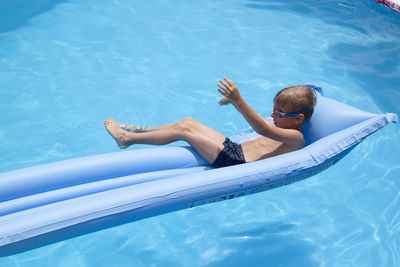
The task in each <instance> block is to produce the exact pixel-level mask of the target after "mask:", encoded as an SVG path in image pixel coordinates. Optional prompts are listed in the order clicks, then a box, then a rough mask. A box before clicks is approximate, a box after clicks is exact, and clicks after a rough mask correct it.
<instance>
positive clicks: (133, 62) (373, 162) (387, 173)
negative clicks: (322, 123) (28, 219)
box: [0, 0, 400, 266]
mask: <svg viewBox="0 0 400 267" xmlns="http://www.w3.org/2000/svg"><path fill="white" fill-rule="evenodd" d="M37 2H38V3H35V4H32V3H30V2H29V1H11V0H6V1H3V2H2V3H3V4H2V5H1V4H0V7H1V8H0V17H1V18H2V19H1V20H0V22H1V23H0V24H1V27H0V101H1V105H0V112H1V114H2V116H1V119H0V121H1V127H0V172H3V171H8V170H13V169H18V168H23V167H28V166H33V165H37V164H42V163H46V162H53V161H58V160H63V159H68V158H75V157H80V156H87V155H93V154H100V153H108V152H114V151H117V150H118V148H117V146H116V145H115V143H114V141H113V140H112V139H111V138H110V137H109V136H108V134H107V133H106V131H105V130H104V127H103V120H104V119H106V118H107V117H109V116H110V117H114V118H115V119H117V120H119V121H123V122H133V123H137V124H143V125H156V124H162V123H169V122H172V121H175V120H179V119H181V118H183V117H187V116H190V117H194V118H196V119H197V120H199V121H201V122H203V123H205V124H207V125H209V126H211V127H213V128H215V129H217V130H219V131H220V132H222V133H224V134H225V135H231V134H234V133H235V132H237V131H238V130H241V129H243V128H246V127H247V124H246V122H245V121H244V120H243V119H242V118H241V116H240V114H238V113H237V112H236V111H235V110H234V108H233V107H219V106H218V105H217V102H218V99H219V96H218V93H217V91H216V90H217V87H216V83H217V81H218V79H220V78H222V77H229V78H231V79H232V80H233V81H235V82H236V83H237V85H238V87H239V89H240V90H241V93H242V95H243V96H244V97H245V99H246V100H247V101H248V103H249V104H250V105H251V106H252V107H254V108H255V109H256V110H257V111H259V112H260V113H261V114H263V115H264V116H268V115H269V114H270V112H271V109H272V102H271V100H272V98H273V96H274V95H275V93H276V91H277V90H278V89H280V88H282V87H285V86H288V85H293V84H303V83H315V84H318V85H320V86H321V87H323V88H324V91H325V95H326V96H328V97H331V98H335V99H338V100H340V101H343V102H345V103H348V104H350V105H353V106H356V107H358V108H360V109H363V110H367V111H370V112H375V113H383V112H395V113H397V114H399V113H400V88H399V84H400V16H399V14H397V13H395V12H393V11H391V10H390V9H388V8H385V7H384V6H381V5H378V4H376V3H374V2H373V1H368V0H364V1H330V0H326V1H315V0H314V1H311V0H309V1H293V0H291V1H285V2H281V1H277V0H275V1H267V0H252V1H250V0H240V1H232V0H230V1H228V0H221V1H211V0H204V1H180V0H173V1H171V0H170V1H166V0H159V1H154V0H150V1H146V2H143V1H140V2H139V1H128V0H114V1H106V0H96V1H94V0H88V1H73V0H65V1H62V0H59V1H46V0H40V1H37ZM332 112H334V111H332ZM142 147H144V146H137V147H133V148H130V149H137V148H142ZM399 151H400V142H399V130H398V125H389V126H387V127H386V128H384V129H382V130H381V131H379V132H377V133H375V134H374V135H372V136H370V137H368V138H367V139H366V140H365V141H364V142H363V143H361V144H360V146H358V147H357V148H356V149H355V150H354V151H352V152H351V153H350V154H349V155H348V156H347V157H346V158H345V159H343V160H342V161H340V162H339V163H338V164H336V165H335V166H333V167H331V168H330V169H328V170H326V171H324V172H322V173H321V174H318V175H316V176H313V177H311V178H309V179H307V180H305V181H302V182H299V183H296V184H292V185H289V186H286V187H282V188H278V189H275V190H271V191H267V192H263V193H259V194H256V195H250V196H246V197H243V198H238V199H233V200H230V201H225V202H220V203H215V204H211V205H205V206H201V207H196V208H193V209H188V210H183V211H178V212H174V213H170V214H165V215H161V216H157V217H154V218H149V219H146V220H142V221H137V222H133V223H129V224H126V225H122V226H119V227H114V228H111V229H106V230H103V231H100V232H97V233H92V234H89V235H85V236H81V237H78V238H74V239H71V240H67V241H63V242H59V243H56V244H52V245H50V246H47V247H43V248H38V249H35V250H32V251H28V252H25V253H21V254H17V255H13V256H10V257H6V258H0V266H38V265H40V266H71V265H72V266H110V265H111V266H149V265H154V266H188V265H191V266H221V265H230V266H243V265H246V266H398V265H399V263H400V212H399V210H400V209H399V208H400V194H399V192H400V164H399V163H400V162H399V158H400V152H399Z"/></svg>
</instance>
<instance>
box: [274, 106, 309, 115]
mask: <svg viewBox="0 0 400 267" xmlns="http://www.w3.org/2000/svg"><path fill="white" fill-rule="evenodd" d="M310 110H311V108H305V109H303V110H300V111H298V112H288V113H286V112H283V111H282V110H280V109H279V108H276V107H274V110H273V112H274V113H275V114H277V115H278V116H279V118H283V117H296V116H297V115H299V114H301V113H304V112H307V111H310Z"/></svg>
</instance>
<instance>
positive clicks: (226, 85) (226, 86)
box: [220, 80, 229, 89]
mask: <svg viewBox="0 0 400 267" xmlns="http://www.w3.org/2000/svg"><path fill="white" fill-rule="evenodd" d="M220 82H221V83H222V84H223V85H224V86H225V88H226V89H229V85H228V84H227V83H226V82H224V81H223V80H220Z"/></svg>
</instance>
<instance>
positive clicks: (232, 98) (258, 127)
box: [218, 78, 304, 148]
mask: <svg viewBox="0 0 400 267" xmlns="http://www.w3.org/2000/svg"><path fill="white" fill-rule="evenodd" d="M218 87H219V89H218V92H219V93H220V94H222V95H223V96H225V97H226V99H227V100H224V99H225V98H224V99H223V100H224V102H223V103H221V102H222V101H221V102H220V104H226V102H227V101H229V102H230V103H232V104H233V105H234V106H235V107H236V109H237V110H238V111H239V112H240V113H241V114H242V115H243V117H244V118H245V119H246V121H247V122H248V123H249V124H250V126H251V127H252V128H253V129H254V131H256V132H257V133H258V134H260V135H263V136H265V137H268V138H271V139H274V140H276V141H280V142H284V143H286V144H287V145H289V146H292V147H295V148H302V147H303V146H304V137H303V134H302V133H301V132H300V131H298V130H295V129H283V128H279V127H276V126H275V125H274V124H273V123H272V122H269V121H267V120H265V119H264V118H263V117H261V116H260V115H259V114H258V113H257V112H256V111H254V110H253V109H252V108H250V106H249V105H248V104H247V103H246V101H244V99H243V98H242V97H241V95H240V93H239V90H238V88H237V86H236V85H235V84H234V83H233V82H232V81H231V80H229V79H227V78H224V80H220V83H219V84H218Z"/></svg>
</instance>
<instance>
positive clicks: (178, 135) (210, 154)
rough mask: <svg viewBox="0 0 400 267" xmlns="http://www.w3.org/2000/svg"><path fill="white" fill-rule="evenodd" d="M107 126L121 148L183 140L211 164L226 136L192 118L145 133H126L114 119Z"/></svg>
mask: <svg viewBox="0 0 400 267" xmlns="http://www.w3.org/2000/svg"><path fill="white" fill-rule="evenodd" d="M105 126H106V128H107V130H108V132H109V133H110V134H111V136H113V137H114V139H115V140H116V141H117V143H118V145H119V146H120V147H121V148H126V147H128V146H130V145H132V144H150V145H165V144H169V143H172V142H175V141H179V140H183V141H186V142H187V143H189V144H190V145H191V146H192V147H193V148H194V149H195V150H196V151H197V152H198V153H199V154H200V155H201V156H202V157H203V158H204V159H205V160H207V161H208V162H209V163H212V162H214V160H215V158H216V157H217V155H218V154H219V152H220V151H221V150H222V149H223V142H224V141H225V136H223V135H222V134H220V133H219V132H217V131H215V130H214V129H212V128H210V127H207V126H205V125H203V124H201V123H199V122H197V121H195V120H193V119H190V118H187V119H183V120H182V121H179V122H177V123H173V124H168V125H163V126H158V127H155V128H157V130H155V131H151V132H143V133H130V132H126V131H124V130H123V129H121V128H120V127H119V125H118V123H117V122H116V121H115V120H113V119H108V120H106V121H105Z"/></svg>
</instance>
